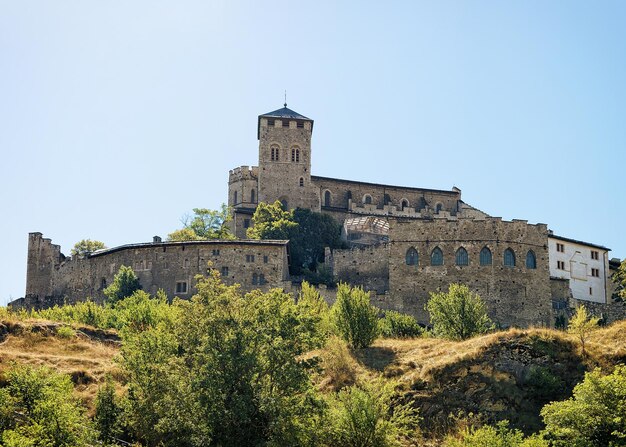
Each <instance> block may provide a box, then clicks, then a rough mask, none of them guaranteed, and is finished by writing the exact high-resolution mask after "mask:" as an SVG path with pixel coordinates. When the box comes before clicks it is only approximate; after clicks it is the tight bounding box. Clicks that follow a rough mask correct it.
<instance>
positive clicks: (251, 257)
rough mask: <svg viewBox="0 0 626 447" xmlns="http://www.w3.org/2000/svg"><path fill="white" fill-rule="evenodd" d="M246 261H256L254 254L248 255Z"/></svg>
mask: <svg viewBox="0 0 626 447" xmlns="http://www.w3.org/2000/svg"><path fill="white" fill-rule="evenodd" d="M246 262H254V255H246Z"/></svg>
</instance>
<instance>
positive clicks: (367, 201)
mask: <svg viewBox="0 0 626 447" xmlns="http://www.w3.org/2000/svg"><path fill="white" fill-rule="evenodd" d="M363 203H364V204H366V205H371V204H372V196H370V195H369V194H365V195H364V196H363Z"/></svg>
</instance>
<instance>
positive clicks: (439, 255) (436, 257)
mask: <svg viewBox="0 0 626 447" xmlns="http://www.w3.org/2000/svg"><path fill="white" fill-rule="evenodd" d="M430 265H443V252H442V251H441V248H439V247H435V249H434V250H433V251H432V253H431V254H430Z"/></svg>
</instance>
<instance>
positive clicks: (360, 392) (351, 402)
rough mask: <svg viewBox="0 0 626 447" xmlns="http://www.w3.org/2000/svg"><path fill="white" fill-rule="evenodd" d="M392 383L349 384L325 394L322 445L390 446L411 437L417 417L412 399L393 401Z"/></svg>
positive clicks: (415, 428) (413, 433)
mask: <svg viewBox="0 0 626 447" xmlns="http://www.w3.org/2000/svg"><path fill="white" fill-rule="evenodd" d="M393 388H394V384H393V383H392V382H384V381H382V380H379V381H373V382H371V383H368V384H362V385H361V386H351V387H349V388H344V389H343V390H341V391H339V393H337V395H336V396H330V397H329V403H330V412H329V415H328V426H327V427H320V429H323V430H327V431H328V439H327V440H326V443H325V444H326V445H328V446H333V447H392V446H398V447H399V446H402V445H406V444H405V442H404V441H406V440H408V439H409V438H410V437H411V438H415V437H416V433H417V432H418V430H419V421H420V417H419V414H418V412H417V409H416V408H415V407H414V405H413V402H411V401H409V402H406V403H404V404H402V403H400V402H398V401H394V389H393Z"/></svg>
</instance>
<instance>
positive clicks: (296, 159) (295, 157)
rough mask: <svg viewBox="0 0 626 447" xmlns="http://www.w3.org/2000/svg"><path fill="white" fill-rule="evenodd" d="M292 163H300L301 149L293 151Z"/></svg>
mask: <svg viewBox="0 0 626 447" xmlns="http://www.w3.org/2000/svg"><path fill="white" fill-rule="evenodd" d="M291 161H293V162H295V163H300V149H297V148H293V149H291Z"/></svg>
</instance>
